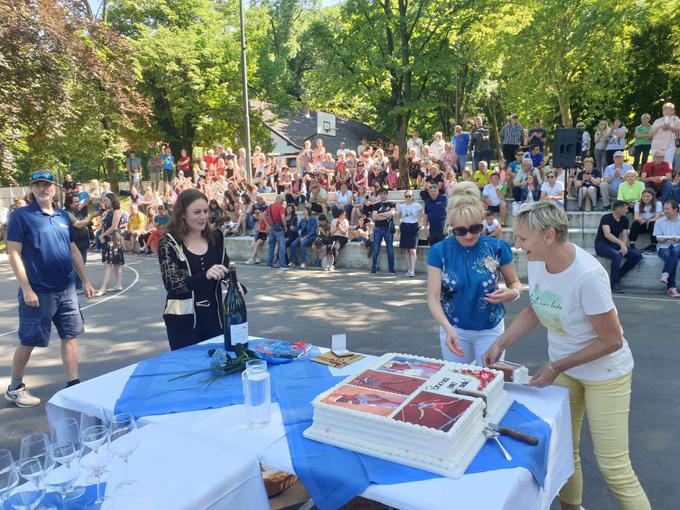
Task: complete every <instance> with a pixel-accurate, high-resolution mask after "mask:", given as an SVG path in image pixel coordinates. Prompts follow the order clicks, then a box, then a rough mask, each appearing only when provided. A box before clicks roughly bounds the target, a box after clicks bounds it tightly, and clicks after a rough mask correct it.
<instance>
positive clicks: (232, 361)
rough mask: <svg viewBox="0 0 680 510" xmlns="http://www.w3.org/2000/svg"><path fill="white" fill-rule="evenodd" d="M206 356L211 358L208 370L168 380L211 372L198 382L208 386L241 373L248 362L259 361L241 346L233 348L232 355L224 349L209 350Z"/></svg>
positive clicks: (252, 353)
mask: <svg viewBox="0 0 680 510" xmlns="http://www.w3.org/2000/svg"><path fill="white" fill-rule="evenodd" d="M208 355H209V356H210V358H211V359H210V367H209V368H203V369H201V370H194V371H193V372H189V373H187V374H182V375H178V376H177V377H173V378H172V379H170V380H171V381H177V380H178V379H186V378H187V377H192V376H194V375H197V374H201V373H203V372H212V375H211V376H210V377H208V378H206V379H203V380H202V381H200V382H202V383H208V384H210V383H212V382H214V381H216V380H217V379H219V378H220V377H224V376H225V375H229V374H233V373H234V372H243V371H244V370H245V368H246V363H247V362H248V361H251V360H254V359H260V358H259V357H258V356H257V354H255V353H254V352H253V351H251V350H250V349H248V348H246V347H245V346H244V345H243V344H236V346H235V347H234V354H231V353H228V352H227V351H225V350H224V349H210V350H209V351H208Z"/></svg>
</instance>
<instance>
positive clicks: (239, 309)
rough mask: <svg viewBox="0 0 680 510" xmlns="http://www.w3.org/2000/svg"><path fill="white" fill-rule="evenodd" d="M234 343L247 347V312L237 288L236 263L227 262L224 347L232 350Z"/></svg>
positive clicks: (244, 302)
mask: <svg viewBox="0 0 680 510" xmlns="http://www.w3.org/2000/svg"><path fill="white" fill-rule="evenodd" d="M236 344H243V345H244V347H248V312H247V311H246V301H245V299H243V295H242V294H241V292H240V291H239V288H238V280H237V279H236V264H234V263H233V262H230V263H229V283H228V285H227V295H226V297H225V298H224V348H225V349H226V350H227V351H233V350H234V348H235V346H236Z"/></svg>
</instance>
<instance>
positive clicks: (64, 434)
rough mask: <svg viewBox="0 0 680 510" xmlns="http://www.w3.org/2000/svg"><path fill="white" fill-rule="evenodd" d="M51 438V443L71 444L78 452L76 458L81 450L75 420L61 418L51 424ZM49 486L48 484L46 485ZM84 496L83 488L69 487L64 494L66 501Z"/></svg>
mask: <svg viewBox="0 0 680 510" xmlns="http://www.w3.org/2000/svg"><path fill="white" fill-rule="evenodd" d="M50 429H51V438H52V443H53V444H54V443H64V442H68V443H72V444H73V446H74V447H75V449H76V450H77V452H78V457H80V454H81V453H82V450H83V445H82V443H81V440H80V427H78V422H77V421H76V420H75V418H62V419H61V420H57V421H55V422H54V423H53V424H51V427H50ZM48 485H49V483H48ZM83 494H85V487H71V489H70V490H69V491H68V494H66V499H68V500H69V501H73V500H74V499H78V498H79V497H80V496H82V495H83Z"/></svg>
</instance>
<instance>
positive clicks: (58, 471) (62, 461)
mask: <svg viewBox="0 0 680 510" xmlns="http://www.w3.org/2000/svg"><path fill="white" fill-rule="evenodd" d="M78 456H79V450H78V448H76V446H75V445H74V444H73V443H71V442H69V441H64V442H56V443H53V444H52V457H53V458H54V460H55V461H56V463H57V464H56V465H55V467H54V468H53V469H51V470H49V471H48V472H47V473H45V483H46V484H47V485H49V486H50V487H54V488H55V489H57V490H58V491H59V494H61V502H62V507H63V509H64V510H68V504H67V503H66V493H67V492H68V490H69V489H70V488H71V487H72V486H73V484H74V483H75V481H76V480H77V479H78V475H79V474H80V464H79V463H78Z"/></svg>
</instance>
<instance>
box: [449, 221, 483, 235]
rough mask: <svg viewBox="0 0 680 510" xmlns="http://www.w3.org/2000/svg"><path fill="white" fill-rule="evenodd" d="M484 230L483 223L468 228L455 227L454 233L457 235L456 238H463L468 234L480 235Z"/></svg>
mask: <svg viewBox="0 0 680 510" xmlns="http://www.w3.org/2000/svg"><path fill="white" fill-rule="evenodd" d="M482 230H484V225H482V224H481V223H475V224H474V225H470V226H469V227H468V228H465V227H454V228H453V233H454V234H455V235H456V237H463V236H464V235H466V234H467V233H468V232H470V233H471V234H479V233H480V232H481V231H482Z"/></svg>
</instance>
